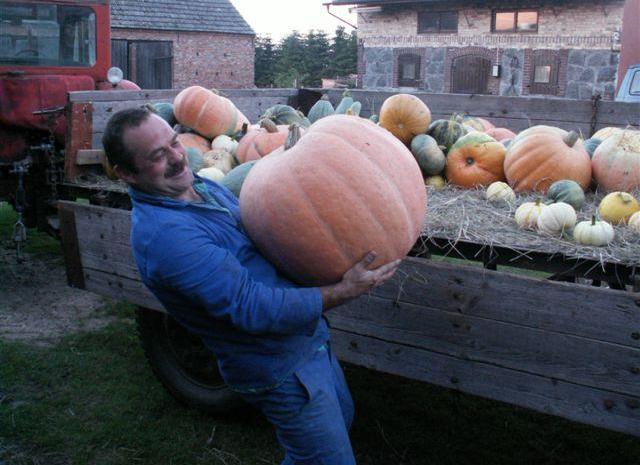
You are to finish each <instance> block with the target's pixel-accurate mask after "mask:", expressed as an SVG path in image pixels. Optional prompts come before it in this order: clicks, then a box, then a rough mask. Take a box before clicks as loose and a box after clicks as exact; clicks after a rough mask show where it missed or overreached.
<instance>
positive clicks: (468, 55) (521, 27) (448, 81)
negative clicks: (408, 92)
mask: <svg viewBox="0 0 640 465" xmlns="http://www.w3.org/2000/svg"><path fill="white" fill-rule="evenodd" d="M626 2H627V5H625V0H534V1H532V2H522V1H518V0H510V1H497V2H496V1H492V2H489V1H486V0H477V1H473V2H469V1H460V0H453V1H451V0H449V1H443V0H426V1H408V0H395V1H394V0H389V1H384V0H383V1H380V0H378V1H375V0H361V1H349V0H333V2H332V4H334V5H355V6H356V7H357V12H358V22H357V25H358V31H357V34H358V41H359V50H358V74H359V76H360V82H359V83H360V84H361V86H362V87H364V88H381V87H393V88H402V87H408V88H416V89H421V90H425V91H427V92H436V93H442V92H444V93H474V94H490V95H507V96H520V95H544V96H554V97H565V98H574V99H589V98H591V97H592V96H593V95H595V94H600V95H601V96H602V98H604V99H613V98H614V95H615V91H616V85H617V84H619V81H620V80H621V79H622V77H623V76H624V72H625V71H626V67H625V69H624V70H619V64H620V61H621V52H622V50H623V49H624V48H626V49H627V50H628V52H629V53H636V54H638V53H640V52H638V51H637V50H638V49H640V44H623V40H622V37H623V36H622V31H623V23H624V27H625V28H627V29H629V30H631V28H634V29H637V28H640V17H638V13H637V11H638V9H637V8H629V7H628V6H629V5H628V4H631V3H633V4H634V5H635V4H637V3H638V2H640V0H626ZM635 6H637V5H635ZM625 15H626V17H625ZM636 58H637V59H638V61H639V62H640V55H637V56H636ZM627 61H629V60H627Z"/></svg>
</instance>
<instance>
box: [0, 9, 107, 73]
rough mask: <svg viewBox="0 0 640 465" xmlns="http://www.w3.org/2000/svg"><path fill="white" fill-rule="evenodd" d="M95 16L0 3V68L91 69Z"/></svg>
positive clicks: (83, 11)
mask: <svg viewBox="0 0 640 465" xmlns="http://www.w3.org/2000/svg"><path fill="white" fill-rule="evenodd" d="M95 62H96V16H95V13H94V12H93V10H92V9H91V8H86V7H76V6H66V5H51V4H44V3H43V4H39V3H20V2H2V3H1V4H0V65H20V66H73V67H91V66H93V65H94V64H95Z"/></svg>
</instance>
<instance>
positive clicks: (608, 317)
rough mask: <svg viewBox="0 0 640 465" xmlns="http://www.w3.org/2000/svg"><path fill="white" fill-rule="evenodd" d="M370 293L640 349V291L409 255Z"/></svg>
mask: <svg viewBox="0 0 640 465" xmlns="http://www.w3.org/2000/svg"><path fill="white" fill-rule="evenodd" d="M373 295H375V296H377V297H381V298H385V299H391V300H394V301H396V300H397V301H399V302H401V305H402V303H405V302H406V303H411V304H415V305H422V306H429V307H431V308H440V309H442V310H446V311H448V312H453V313H458V314H460V315H468V316H475V317H481V318H490V319H492V320H496V321H502V322H505V323H514V324H518V325H522V326H528V327H531V328H536V329H541V330H545V331H554V332H557V333H563V334H570V335H576V336H581V337H585V338H590V339H596V340H601V341H606V342H611V343H615V344H622V345H626V346H629V347H634V348H640V339H639V338H638V334H640V294H637V293H632V292H625V291H616V290H612V289H606V288H599V287H592V286H583V285H577V284H575V283H563V282H556V281H549V280H545V279H537V278H531V277H527V276H521V275H513V274H509V273H505V272H501V271H491V270H486V269H478V268H477V267H471V266H466V265H459V264H451V263H446V262H441V261H432V260H424V259H420V258H411V257H408V258H405V259H404V260H403V262H402V265H401V268H400V270H399V271H398V273H396V275H395V276H394V277H393V278H392V280H390V281H389V282H388V283H385V284H384V285H382V286H380V287H378V288H376V289H375V290H374V291H373ZM605 322H606V323H605ZM639 381H640V380H639Z"/></svg>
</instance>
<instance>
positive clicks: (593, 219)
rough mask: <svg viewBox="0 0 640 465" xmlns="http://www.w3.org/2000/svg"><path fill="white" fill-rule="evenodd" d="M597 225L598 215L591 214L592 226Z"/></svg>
mask: <svg viewBox="0 0 640 465" xmlns="http://www.w3.org/2000/svg"><path fill="white" fill-rule="evenodd" d="M595 225H596V215H591V226H595Z"/></svg>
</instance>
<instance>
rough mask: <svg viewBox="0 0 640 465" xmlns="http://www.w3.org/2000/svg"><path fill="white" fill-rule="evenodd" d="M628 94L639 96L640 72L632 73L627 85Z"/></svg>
mask: <svg viewBox="0 0 640 465" xmlns="http://www.w3.org/2000/svg"><path fill="white" fill-rule="evenodd" d="M629 93H630V94H631V95H640V70H638V71H636V72H635V73H633V77H632V78H631V84H630V85H629Z"/></svg>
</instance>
